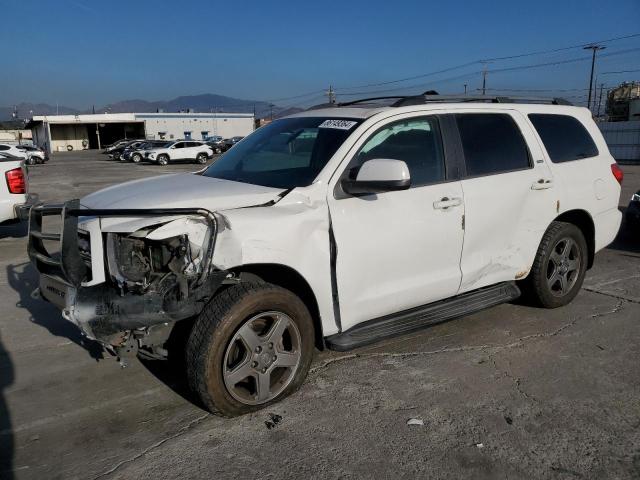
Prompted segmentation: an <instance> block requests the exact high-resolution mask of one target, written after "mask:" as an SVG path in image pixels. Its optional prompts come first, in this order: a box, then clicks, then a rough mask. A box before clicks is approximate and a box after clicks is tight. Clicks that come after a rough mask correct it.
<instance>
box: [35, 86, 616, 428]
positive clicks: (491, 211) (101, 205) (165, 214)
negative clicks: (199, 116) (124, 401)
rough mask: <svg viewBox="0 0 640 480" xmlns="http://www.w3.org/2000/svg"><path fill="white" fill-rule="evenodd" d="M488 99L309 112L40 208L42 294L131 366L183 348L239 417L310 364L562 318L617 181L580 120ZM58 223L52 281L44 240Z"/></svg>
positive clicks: (610, 212)
mask: <svg viewBox="0 0 640 480" xmlns="http://www.w3.org/2000/svg"><path fill="white" fill-rule="evenodd" d="M490 100H491V99H489V98H488V97H481V98H477V99H473V98H470V97H464V98H463V99H454V98H447V97H439V96H417V97H407V98H397V97H396V98H395V99H392V100H391V101H389V100H381V99H376V100H370V101H361V102H353V103H351V104H346V105H345V104H343V105H342V106H331V107H330V108H320V109H311V110H308V111H306V112H303V113H299V114H296V115H292V116H290V117H287V118H283V119H280V120H277V121H274V122H273V123H271V124H269V125H267V126H265V127H262V128H260V129H259V130H257V131H256V132H254V133H253V134H251V135H250V136H248V137H247V138H246V139H244V140H243V141H242V142H240V143H239V144H238V145H236V146H235V147H234V148H232V149H231V150H230V151H229V152H227V153H226V154H225V155H224V156H223V157H222V158H220V159H219V160H218V161H217V162H216V163H214V164H213V165H211V166H210V167H208V168H207V169H205V170H201V171H200V172H197V173H193V174H178V175H165V176H161V177H157V178H151V179H147V180H139V181H136V182H133V183H128V184H124V185H121V186H116V187H110V188H108V189H106V190H103V191H99V192H96V193H94V194H91V195H89V196H87V197H85V198H83V199H82V200H73V201H70V202H67V204H66V205H65V208H64V210H62V209H61V208H56V207H53V206H51V207H46V206H45V207H41V208H36V209H33V210H32V213H31V233H30V246H29V248H30V256H31V258H32V259H33V261H34V262H35V264H36V266H37V268H38V270H40V272H41V273H42V275H41V277H40V292H41V294H42V296H44V297H45V298H46V299H47V300H49V301H50V302H52V303H54V304H56V305H57V306H58V307H59V308H60V309H62V311H63V316H64V317H65V318H66V319H68V320H69V321H71V322H73V323H75V324H76V325H77V326H78V327H79V328H80V329H81V330H82V331H83V332H84V333H85V335H87V336H89V337H90V338H93V339H96V340H98V341H99V342H101V343H102V344H103V345H104V346H105V347H106V348H107V349H108V350H110V351H112V352H113V353H114V354H115V355H117V356H118V357H120V358H121V359H123V358H124V357H125V356H126V355H131V354H135V353H138V354H144V355H146V356H151V357H154V358H165V357H166V356H167V353H168V351H169V352H170V351H171V350H172V349H174V350H175V351H180V342H179V341H178V339H179V338H180V335H179V334H178V332H183V333H184V332H185V331H186V332H187V333H188V335H187V336H188V339H187V340H186V365H187V367H186V368H187V372H186V374H187V377H188V379H189V382H190V385H191V386H192V388H193V390H194V391H195V392H196V393H197V394H198V395H199V397H200V398H201V400H202V403H203V404H204V405H205V406H206V407H207V408H208V409H209V410H211V411H212V412H217V413H219V414H222V415H227V416H233V415H239V414H243V413H246V412H250V411H253V410H256V409H258V408H261V407H263V406H265V405H267V404H269V403H271V402H274V401H276V400H278V399H281V398H282V397H284V396H286V395H289V394H290V393H292V392H293V391H295V390H296V389H297V388H298V387H299V386H300V385H301V384H302V382H303V381H304V378H305V376H306V374H307V371H308V369H309V365H310V364H311V360H312V356H313V353H314V348H325V347H328V348H331V349H336V350H347V349H352V348H356V347H359V346H362V345H366V344H369V343H371V342H375V341H377V340H380V339H383V338H388V337H391V336H394V335H407V334H410V333H411V332H413V331H415V330H417V329H420V328H423V327H425V326H427V325H431V324H434V323H436V322H441V321H445V320H449V319H451V318H454V317H458V316H461V315H465V314H468V313H471V312H475V311H477V310H479V309H482V308H486V307H490V306H492V305H496V304H499V303H501V302H507V301H510V300H513V299H514V298H516V297H518V296H519V295H520V294H521V292H522V294H524V295H526V297H527V298H528V299H529V300H530V301H531V302H533V303H535V304H537V305H539V306H542V307H546V308H554V307H560V306H562V305H565V304H567V303H568V302H570V301H571V300H572V299H573V298H574V297H575V296H576V294H577V293H578V291H579V290H580V288H581V285H582V281H583V278H584V275H585V272H586V270H587V269H588V268H589V267H591V265H592V264H593V261H594V255H595V253H596V252H597V251H599V250H600V249H602V248H604V247H605V246H606V245H607V244H609V243H610V242H611V241H612V240H613V239H614V237H615V236H616V233H617V231H618V228H619V225H620V221H621V213H620V211H619V210H618V200H619V196H620V182H621V181H622V172H621V171H620V169H619V168H618V166H617V164H616V163H615V161H614V160H613V158H612V157H611V155H610V154H609V151H608V149H607V145H606V144H605V142H604V140H603V138H602V135H601V134H600V132H599V130H598V128H597V127H596V125H595V124H594V122H593V120H592V119H591V115H590V112H589V111H588V110H587V109H585V108H577V107H572V106H566V105H563V104H562V103H563V102H560V101H553V102H550V104H542V103H524V102H518V101H515V100H513V99H511V100H509V99H504V98H496V99H492V100H493V101H492V102H488V101H490ZM52 214H62V215H63V217H64V220H65V221H64V225H65V231H64V232H63V238H62V242H61V244H62V255H61V258H60V260H59V262H60V264H59V265H58V264H56V260H54V259H53V258H56V257H52V256H51V255H49V253H48V252H47V250H46V249H45V248H44V246H43V244H42V242H41V241H40V238H41V237H42V233H41V232H40V228H39V225H41V221H42V215H52ZM74 219H77V223H74ZM76 225H77V226H76ZM76 229H77V230H76ZM176 326H180V328H175V327H176Z"/></svg>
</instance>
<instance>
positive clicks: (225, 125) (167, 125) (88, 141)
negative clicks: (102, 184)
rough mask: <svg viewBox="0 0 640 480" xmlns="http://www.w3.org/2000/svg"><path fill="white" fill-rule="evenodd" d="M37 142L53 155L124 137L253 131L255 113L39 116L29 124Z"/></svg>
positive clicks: (200, 136) (168, 137) (188, 136)
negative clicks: (53, 153)
mask: <svg viewBox="0 0 640 480" xmlns="http://www.w3.org/2000/svg"><path fill="white" fill-rule="evenodd" d="M27 128H29V129H31V132H32V136H33V143H34V144H36V145H38V146H40V147H42V148H44V149H45V150H47V151H48V152H49V153H51V152H60V151H72V150H89V149H101V148H103V147H104V146H105V145H108V144H110V143H113V142H115V141H116V140H120V139H123V138H131V139H137V138H141V139H142V138H146V139H155V140H174V139H182V138H184V139H193V140H202V139H204V138H206V137H210V136H214V135H219V136H221V137H223V138H230V137H235V136H246V135H248V134H249V133H251V132H253V129H254V116H253V114H251V113H104V114H92V115H37V116H34V117H33V118H32V119H31V121H29V122H28V123H27Z"/></svg>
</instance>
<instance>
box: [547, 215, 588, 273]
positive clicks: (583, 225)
mask: <svg viewBox="0 0 640 480" xmlns="http://www.w3.org/2000/svg"><path fill="white" fill-rule="evenodd" d="M555 220H556V221H557V222H566V223H571V224H573V225H575V226H576V227H578V228H579V229H580V230H581V231H582V234H583V235H584V238H585V240H586V241H587V250H588V253H589V261H588V263H587V268H591V267H592V266H593V258H594V256H595V250H596V229H595V226H594V225H593V220H592V219H591V215H589V213H588V212H586V211H584V210H569V211H567V212H564V213H563V214H561V215H559V216H558V217H557V218H556V219H555Z"/></svg>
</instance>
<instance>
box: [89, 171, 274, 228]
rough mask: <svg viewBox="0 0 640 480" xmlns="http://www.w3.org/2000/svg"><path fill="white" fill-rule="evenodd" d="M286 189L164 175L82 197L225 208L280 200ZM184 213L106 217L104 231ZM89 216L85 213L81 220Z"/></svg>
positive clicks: (129, 204) (100, 202)
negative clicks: (85, 215)
mask: <svg viewBox="0 0 640 480" xmlns="http://www.w3.org/2000/svg"><path fill="white" fill-rule="evenodd" d="M283 191H284V190H283V189H281V188H272V187H263V186H260V185H253V184H248V183H240V182H232V181H229V180H221V179H217V178H210V177H204V176H202V175H196V174H176V175H162V176H160V177H152V178H149V179H143V180H134V181H132V182H127V183H123V184H120V185H115V186H112V187H108V188H105V189H103V190H99V191H97V192H95V193H92V194H90V195H87V196H86V197H84V198H82V199H81V201H80V203H81V205H82V206H83V207H85V208H93V209H129V208H140V209H150V208H194V209H195V208H204V209H207V210H209V211H212V212H215V211H223V210H230V209H235V208H243V207H251V206H256V205H262V204H265V203H268V202H270V201H277V200H278V199H279V196H280V194H281V193H282V192H283ZM180 216H183V215H177V216H176V215H167V216H153V217H137V218H132V217H104V218H102V219H101V221H100V222H101V230H102V231H103V232H134V231H136V230H139V229H141V228H144V227H147V226H151V225H159V224H162V223H166V222H168V221H171V220H175V219H177V218H179V217H180ZM86 220H88V218H87V217H83V219H81V222H80V223H83V222H84V221H86Z"/></svg>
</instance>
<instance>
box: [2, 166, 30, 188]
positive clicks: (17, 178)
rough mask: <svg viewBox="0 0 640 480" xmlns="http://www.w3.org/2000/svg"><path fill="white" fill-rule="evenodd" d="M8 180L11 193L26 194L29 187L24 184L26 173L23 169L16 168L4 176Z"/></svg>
mask: <svg viewBox="0 0 640 480" xmlns="http://www.w3.org/2000/svg"><path fill="white" fill-rule="evenodd" d="M4 176H5V178H6V179H7V187H9V193H26V192H27V187H26V185H25V182H24V173H23V172H22V168H14V169H13V170H9V171H8V172H6V173H5V174H4Z"/></svg>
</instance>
